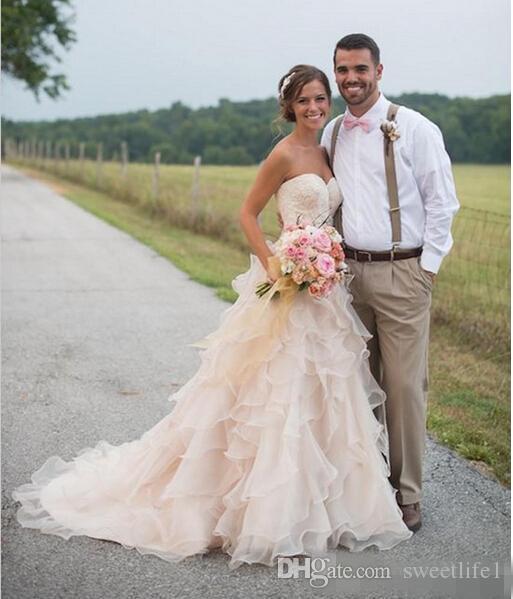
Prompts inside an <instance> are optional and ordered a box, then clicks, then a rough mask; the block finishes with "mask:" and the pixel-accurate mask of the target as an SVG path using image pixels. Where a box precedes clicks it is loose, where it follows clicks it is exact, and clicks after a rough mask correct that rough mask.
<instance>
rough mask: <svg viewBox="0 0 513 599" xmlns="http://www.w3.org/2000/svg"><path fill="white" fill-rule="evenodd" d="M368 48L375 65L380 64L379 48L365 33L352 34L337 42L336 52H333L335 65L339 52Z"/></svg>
mask: <svg viewBox="0 0 513 599" xmlns="http://www.w3.org/2000/svg"><path fill="white" fill-rule="evenodd" d="M363 48H367V50H370V53H371V56H372V60H373V62H374V64H375V65H378V64H379V48H378V44H376V42H375V41H374V40H373V39H372V38H371V37H369V36H368V35H365V33H351V34H350V35H346V36H345V37H343V38H342V39H341V40H339V41H338V42H337V45H336V46H335V51H334V52H333V64H335V57H336V55H337V50H361V49H363Z"/></svg>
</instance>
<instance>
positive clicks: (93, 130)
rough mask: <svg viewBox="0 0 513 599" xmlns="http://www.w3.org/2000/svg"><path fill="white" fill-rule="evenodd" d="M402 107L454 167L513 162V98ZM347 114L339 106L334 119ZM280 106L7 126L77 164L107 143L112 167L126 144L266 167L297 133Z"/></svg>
mask: <svg viewBox="0 0 513 599" xmlns="http://www.w3.org/2000/svg"><path fill="white" fill-rule="evenodd" d="M389 99H390V100H392V101H393V102H396V103H397V104H402V105H404V106H408V107H409V108H413V109H414V110H418V111H419V112H420V113H422V114H423V115H424V116H426V117H427V118H429V119H430V120H432V121H434V122H435V123H436V124H437V125H438V126H439V127H440V129H441V130H442V133H443V135H444V139H445V144H446V147H447V151H448V153H449V155H450V156H451V159H452V160H453V162H473V163H491V164H500V163H509V162H510V118H511V116H510V95H509V94H508V95H496V96H491V97H489V98H481V99H472V98H448V97H447V96H443V95H440V94H419V93H412V94H402V95H400V96H395V97H392V96H390V97H389ZM344 109H345V106H344V103H343V101H342V100H341V98H336V99H335V101H334V106H333V114H339V113H340V112H342V111H343V110H344ZM277 114H278V104H277V100H276V99H275V98H269V99H266V100H251V101H247V102H232V101H230V100H228V99H221V100H220V101H219V102H218V105H217V106H210V107H205V108H198V109H192V108H189V107H187V106H185V105H184V104H182V103H181V102H175V103H174V104H172V105H171V106H170V107H169V108H163V109H160V110H156V111H148V110H139V111H136V112H128V113H123V114H112V115H101V116H96V117H87V118H75V119H60V120H56V121H35V122H14V121H11V120H9V119H4V118H2V132H3V139H4V140H5V139H8V138H12V139H15V140H30V139H37V140H39V141H42V140H44V141H48V142H52V144H56V143H58V142H61V143H69V144H70V145H71V147H72V156H76V155H77V152H78V150H77V149H76V148H77V147H78V144H79V142H84V143H85V155H86V157H88V158H94V157H95V156H96V144H97V143H99V142H102V143H103V153H104V154H103V155H104V157H105V158H106V159H119V156H120V147H121V143H122V142H126V143H127V144H128V148H129V154H130V156H129V158H130V161H136V162H151V161H153V160H154V155H155V152H160V153H161V161H162V162H164V163H174V164H190V163H192V161H193V159H194V157H195V156H197V155H200V156H201V157H202V161H203V162H204V163H206V164H226V165H249V164H256V163H258V162H260V161H261V160H263V159H264V158H265V156H266V155H267V154H268V153H269V151H270V150H271V149H272V147H273V146H274V144H275V143H277V141H278V140H279V139H281V137H282V136H283V135H285V134H286V133H287V132H288V131H289V130H290V125H288V124H285V123H279V122H277Z"/></svg>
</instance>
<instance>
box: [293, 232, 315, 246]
mask: <svg viewBox="0 0 513 599" xmlns="http://www.w3.org/2000/svg"><path fill="white" fill-rule="evenodd" d="M296 243H297V244H298V245H301V246H303V247H305V246H307V245H312V238H311V237H310V235H308V233H301V235H300V236H299V237H298V238H297V241H296Z"/></svg>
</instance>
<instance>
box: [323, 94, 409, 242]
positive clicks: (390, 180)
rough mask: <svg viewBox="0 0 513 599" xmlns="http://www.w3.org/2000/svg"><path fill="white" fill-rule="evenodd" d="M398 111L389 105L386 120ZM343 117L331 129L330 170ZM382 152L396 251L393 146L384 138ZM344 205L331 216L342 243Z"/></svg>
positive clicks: (397, 228) (397, 224)
mask: <svg viewBox="0 0 513 599" xmlns="http://www.w3.org/2000/svg"><path fill="white" fill-rule="evenodd" d="M398 110H399V106H397V104H390V106H389V108H388V113H387V120H388V121H394V120H395V117H396V115H397V111H398ZM343 118H344V117H343V115H342V116H339V117H338V119H337V120H336V121H335V125H334V127H333V132H332V134H331V148H330V166H331V170H332V171H333V172H335V171H334V170H333V165H334V162H335V148H336V146H337V139H338V133H339V131H340V127H341V126H342V119H343ZM383 140H384V141H383V151H384V159H385V176H386V181H387V189H388V201H389V204H390V209H389V212H390V223H391V225H392V250H396V249H397V248H398V247H399V244H400V243H401V212H400V207H399V193H398V189H397V176H396V172H395V160H394V144H393V143H392V142H391V141H390V140H389V139H388V138H387V137H386V136H383ZM343 203H344V198H342V202H341V203H340V206H339V207H338V209H337V211H336V212H335V214H334V216H333V222H334V225H335V227H336V229H337V230H338V231H339V232H340V234H341V235H342V241H344V233H343V230H342V205H343Z"/></svg>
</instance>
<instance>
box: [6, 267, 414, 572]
mask: <svg viewBox="0 0 513 599" xmlns="http://www.w3.org/2000/svg"><path fill="white" fill-rule="evenodd" d="M264 274H265V273H264V271H263V269H262V267H261V266H260V263H259V262H258V261H257V260H256V258H254V257H252V262H251V267H250V269H249V270H248V271H247V272H246V273H244V274H242V275H240V276H239V277H237V278H236V279H235V281H234V288H235V289H236V291H238V293H239V298H238V300H237V302H236V303H235V304H234V305H233V306H231V307H230V308H229V309H228V310H226V311H225V313H224V314H223V316H222V319H221V324H220V326H219V328H218V329H217V331H215V332H214V333H213V334H212V335H210V336H209V337H208V338H207V339H206V341H205V344H204V345H205V347H206V349H205V350H204V351H203V352H202V354H201V365H200V368H199V370H198V371H197V373H196V374H195V376H194V377H192V378H191V379H190V380H189V382H188V383H187V384H186V385H184V386H183V387H182V388H181V389H180V391H178V393H176V394H174V395H173V396H171V398H170V401H172V402H173V403H175V407H174V409H173V410H172V412H171V413H170V414H168V415H167V416H166V417H165V418H163V419H162V420H161V421H160V422H158V423H157V424H156V425H155V426H154V427H153V428H151V429H150V430H149V431H147V432H146V433H144V434H143V435H142V437H141V438H140V439H137V440H135V441H132V442H128V443H124V444H122V445H119V446H112V445H110V444H109V443H107V442H106V441H100V442H99V443H98V444H97V445H96V447H94V448H86V449H84V450H82V451H81V452H80V453H79V455H78V456H77V457H75V458H74V459H73V461H72V462H69V463H67V462H64V461H63V460H62V459H61V458H59V457H57V456H53V457H51V458H49V459H48V460H47V461H46V462H45V464H44V465H43V466H42V468H40V469H39V470H38V471H37V472H36V473H35V474H34V475H33V476H32V483H29V484H26V485H22V486H21V487H18V488H17V489H16V490H15V492H14V493H13V497H14V499H16V500H18V501H20V502H21V503H22V507H21V508H20V509H19V511H18V514H17V517H18V520H19V522H20V523H21V524H22V525H23V526H25V527H29V528H36V529H39V530H41V532H43V533H48V534H55V535H59V536H61V537H63V538H65V539H68V538H69V537H71V536H73V535H87V536H90V537H95V538H101V539H107V540H112V541H116V542H118V543H121V544H122V545H124V546H125V547H130V548H136V549H137V550H138V551H139V552H140V553H144V554H146V553H150V554H154V555H157V556H158V557H161V558H163V559H165V560H168V561H179V560H182V559H184V558H185V557H187V556H189V555H193V554H202V553H206V552H207V551H208V550H209V549H214V548H219V547H220V548H222V549H223V550H224V551H225V552H227V553H228V554H229V555H230V556H231V561H230V563H229V567H230V568H236V567H238V566H239V565H241V564H242V563H255V562H256V563H263V564H267V565H269V566H272V565H274V564H275V563H276V558H277V557H278V556H292V555H321V554H324V553H326V552H327V551H329V550H331V549H334V548H335V547H337V546H344V547H347V548H348V549H349V550H351V551H361V550H362V549H365V548H366V547H368V546H370V545H375V546H377V547H379V548H380V549H389V548H391V547H393V546H394V545H396V544H397V543H399V542H401V541H402V540H405V539H407V538H409V537H410V536H411V534H412V533H411V532H410V531H409V530H408V529H407V527H406V526H405V524H404V523H403V521H402V515H401V510H400V508H399V507H398V505H397V503H396V499H395V493H396V491H395V490H394V489H393V488H392V487H391V486H390V483H389V481H388V475H389V473H390V472H389V468H388V464H387V462H386V461H385V459H384V457H383V456H388V444H387V436H386V431H385V430H384V428H383V426H382V425H381V424H380V423H379V422H378V420H377V419H376V418H375V417H374V414H373V411H372V410H373V408H375V407H377V406H378V405H380V404H382V403H383V402H384V401H385V397H384V394H383V392H382V391H381V390H380V389H379V387H378V386H377V383H376V382H375V381H374V379H373V378H372V377H371V376H370V373H369V368H368V362H367V357H368V352H367V349H366V344H365V339H366V338H368V333H367V331H366V330H365V328H364V327H363V325H362V324H361V322H360V320H359V319H358V318H357V317H356V314H355V313H354V311H353V308H352V307H351V305H350V299H351V296H350V294H349V293H348V292H347V290H346V289H345V288H343V287H341V288H340V289H338V290H337V291H336V292H335V293H333V294H332V295H331V296H330V297H329V298H326V299H322V300H316V299H313V298H311V297H310V296H309V295H308V294H307V293H301V294H298V295H297V296H296V297H295V299H294V301H293V303H292V305H291V307H290V310H289V311H288V313H287V315H286V320H285V321H284V322H282V324H281V325H280V326H279V327H278V328H276V323H277V320H279V319H280V318H281V316H283V314H281V315H280V314H279V312H280V310H281V307H280V305H279V300H272V301H271V302H270V303H269V304H268V306H267V307H266V309H265V311H264V312H262V314H261V315H260V317H259V319H258V322H254V321H248V315H250V314H254V313H255V312H254V310H253V308H255V307H256V306H257V305H258V302H260V301H261V300H259V299H258V298H257V297H256V295H255V293H254V290H255V287H256V283H258V282H260V281H261V280H263V278H264Z"/></svg>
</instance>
